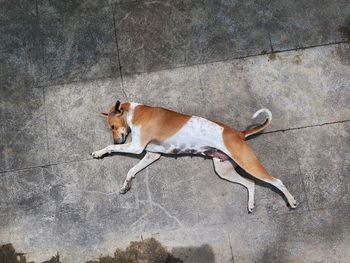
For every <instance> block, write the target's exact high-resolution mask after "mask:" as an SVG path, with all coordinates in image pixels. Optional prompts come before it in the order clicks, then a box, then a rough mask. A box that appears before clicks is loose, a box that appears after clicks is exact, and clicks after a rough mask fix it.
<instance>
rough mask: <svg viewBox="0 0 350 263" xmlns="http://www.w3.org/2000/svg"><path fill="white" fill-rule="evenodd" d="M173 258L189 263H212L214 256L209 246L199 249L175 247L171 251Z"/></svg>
mask: <svg viewBox="0 0 350 263" xmlns="http://www.w3.org/2000/svg"><path fill="white" fill-rule="evenodd" d="M171 252H172V253H173V254H174V255H175V256H177V257H179V258H180V259H183V260H185V261H186V262H191V263H214V262H215V255H214V253H213V250H212V248H211V246H210V245H208V244H204V245H202V246H200V247H176V248H173V249H172V251H171Z"/></svg>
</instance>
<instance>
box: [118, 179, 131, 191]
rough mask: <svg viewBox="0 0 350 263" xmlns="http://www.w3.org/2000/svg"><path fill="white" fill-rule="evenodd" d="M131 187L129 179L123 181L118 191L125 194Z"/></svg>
mask: <svg viewBox="0 0 350 263" xmlns="http://www.w3.org/2000/svg"><path fill="white" fill-rule="evenodd" d="M130 188H131V182H130V181H125V182H124V185H123V187H122V188H120V191H119V193H121V194H125V193H126V192H127V191H129V190H130Z"/></svg>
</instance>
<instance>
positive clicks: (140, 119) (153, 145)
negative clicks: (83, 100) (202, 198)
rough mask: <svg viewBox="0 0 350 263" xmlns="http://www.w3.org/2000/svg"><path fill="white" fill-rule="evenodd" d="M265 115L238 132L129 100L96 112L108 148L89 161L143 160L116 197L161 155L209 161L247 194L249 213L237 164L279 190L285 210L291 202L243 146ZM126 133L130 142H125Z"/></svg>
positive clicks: (249, 184)
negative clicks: (117, 156)
mask: <svg viewBox="0 0 350 263" xmlns="http://www.w3.org/2000/svg"><path fill="white" fill-rule="evenodd" d="M263 113H264V114H266V115H267V119H266V121H265V122H264V123H263V124H262V125H259V126H257V127H254V128H251V129H247V130H245V131H238V130H235V129H233V128H231V127H229V126H228V125H226V124H223V123H220V122H217V121H210V120H207V119H205V118H202V117H198V116H189V115H185V114H181V113H178V112H174V111H171V110H168V109H165V108H161V107H151V106H147V105H142V104H138V103H134V102H124V103H122V104H121V103H120V101H117V102H116V104H115V105H113V106H112V107H111V108H110V110H109V112H108V113H106V112H101V116H103V117H106V118H107V120H108V125H109V128H110V129H111V131H112V135H113V140H114V143H115V144H114V145H109V146H107V147H106V148H104V149H102V150H99V151H95V152H93V153H92V156H93V158H101V157H102V156H103V155H105V154H110V153H113V152H119V153H131V154H141V153H142V152H143V151H144V150H145V151H146V154H145V156H144V157H143V159H142V160H141V161H140V162H139V163H137V164H136V165H135V166H134V167H132V168H131V169H130V171H129V172H128V174H127V176H126V179H125V181H124V184H123V186H122V188H121V189H120V193H122V194H125V193H126V192H127V191H128V190H129V189H130V188H131V181H132V180H133V179H134V178H135V175H136V174H137V173H138V172H139V171H141V170H142V169H144V168H145V167H147V166H148V165H150V164H151V163H153V162H155V161H156V160H158V159H159V158H160V157H161V154H191V155H202V156H207V157H211V158H212V159H213V163H214V169H215V171H216V172H217V174H218V175H219V176H220V177H221V178H223V179H226V180H228V181H230V182H233V183H238V184H241V185H243V186H245V187H246V188H247V190H248V211H249V212H252V211H253V209H254V193H255V182H254V180H252V179H250V178H247V177H242V176H241V175H239V174H238V173H237V172H236V169H235V168H236V167H237V165H238V166H239V167H241V168H242V169H243V170H245V171H246V172H247V173H248V174H250V175H251V176H252V178H256V179H259V180H261V181H263V182H266V183H269V184H271V185H273V186H275V187H276V188H277V189H279V190H280V191H281V192H282V193H283V194H284V196H285V197H286V199H287V201H288V203H289V205H290V207H291V208H295V207H296V201H295V199H294V197H293V196H292V195H291V194H290V192H289V191H288V190H287V188H286V187H285V186H284V184H283V183H282V181H281V180H279V179H277V178H274V177H272V176H271V175H269V174H268V172H267V171H266V170H265V168H264V167H263V166H262V164H261V163H260V162H259V160H258V159H257V157H256V156H255V154H254V152H253V151H252V149H251V148H250V146H249V145H248V144H247V143H246V142H245V139H246V138H247V137H248V136H251V135H253V134H256V133H258V132H260V131H262V130H263V129H265V128H266V127H267V126H268V125H269V124H270V123H271V120H272V114H271V112H270V111H269V110H268V109H261V110H258V111H257V112H256V113H255V114H254V115H253V117H252V118H253V119H254V118H256V117H257V116H258V115H259V114H263ZM129 133H131V142H130V143H129V142H128V143H125V141H126V138H127V136H128V134H129Z"/></svg>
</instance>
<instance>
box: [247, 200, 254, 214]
mask: <svg viewBox="0 0 350 263" xmlns="http://www.w3.org/2000/svg"><path fill="white" fill-rule="evenodd" d="M253 210H254V202H249V203H248V213H252V212H253Z"/></svg>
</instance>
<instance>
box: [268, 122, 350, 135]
mask: <svg viewBox="0 0 350 263" xmlns="http://www.w3.org/2000/svg"><path fill="white" fill-rule="evenodd" d="M345 122H350V120H342V121H333V122H324V123H321V124H314V125H308V126H300V127H293V128H287V129H279V130H274V131H268V132H264V133H261V135H264V134H269V133H275V132H286V131H294V130H301V129H307V128H314V127H321V126H325V125H332V124H338V123H345Z"/></svg>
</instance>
